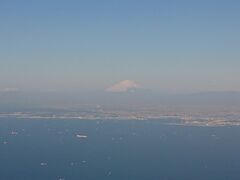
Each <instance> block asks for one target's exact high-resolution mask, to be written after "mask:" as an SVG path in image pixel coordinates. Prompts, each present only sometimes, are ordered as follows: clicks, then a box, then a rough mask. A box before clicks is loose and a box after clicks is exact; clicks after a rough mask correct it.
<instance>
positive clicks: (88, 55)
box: [0, 0, 240, 92]
mask: <svg viewBox="0 0 240 180" xmlns="http://www.w3.org/2000/svg"><path fill="white" fill-rule="evenodd" d="M239 8H240V1H237V0H201V1H197V0H188V1H187V0H182V1H179V0H163V1H161V0H145V1H143V0H101V1H99V0H98V1H97V0H95V1H91V0H82V1H79V0H78V1H77V0H76V1H75V0H68V1H67V0H65V1H63V0H48V1H47V0H41V1H32V0H31V1H30V0H22V1H18V0H10V1H9V0H1V1H0V89H4V88H19V89H22V90H42V91H44V90H46V91H48V90H70V91H71V90H74V91H81V90H99V89H104V88H105V87H108V86H109V85H111V84H113V83H115V82H117V81H120V80H123V79H130V80H134V81H136V82H138V83H139V84H141V85H142V86H144V87H146V88H149V89H154V90H159V91H164V92H166V91H167V92H178V91H181V92H188V91H223V90H234V91H238V90H240V82H239V77H240V71H239V67H240V49H239V47H240V33H239V32H240V21H239V19H240V11H239Z"/></svg>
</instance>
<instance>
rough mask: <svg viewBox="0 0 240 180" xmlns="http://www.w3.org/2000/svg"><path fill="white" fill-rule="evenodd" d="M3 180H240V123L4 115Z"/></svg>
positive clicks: (0, 137) (0, 124) (0, 128)
mask: <svg viewBox="0 0 240 180" xmlns="http://www.w3.org/2000/svg"><path fill="white" fill-rule="evenodd" d="M76 135H84V136H87V137H86V138H84V137H82V138H81V137H80V138H78V137H76ZM0 179H1V180H40V179H41V180H42V179H44V180H60V179H61V180H63V179H64V180H80V179H81V180H110V179H111V180H175V179H176V180H179V179H183V180H203V179H204V180H208V179H209V180H215V179H216V180H239V179H240V127H230V126H228V127H190V126H174V125H166V124H165V123H163V122H162V121H127V120H122V121H111V120H100V121H97V120H96V121H95V120H94V121H89V120H71V119H69V120H57V119H56V120H46V119H43V120H36V119H28V120H25V119H10V118H9V119H7V118H2V119H0Z"/></svg>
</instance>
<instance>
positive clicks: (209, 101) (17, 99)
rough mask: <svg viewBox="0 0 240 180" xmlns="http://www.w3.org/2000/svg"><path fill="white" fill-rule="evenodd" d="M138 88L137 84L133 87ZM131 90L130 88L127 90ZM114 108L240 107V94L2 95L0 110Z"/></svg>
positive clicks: (136, 92)
mask: <svg viewBox="0 0 240 180" xmlns="http://www.w3.org/2000/svg"><path fill="white" fill-rule="evenodd" d="M134 86H135V85H134ZM127 89H128V88H127ZM86 104H87V105H110V106H111V105H113V106H118V105H119V106H122V105H124V106H128V105H129V106H135V105H137V106H145V105H148V106H159V105H163V106H164V105H166V106H189V107H190V106H226V107H227V106H235V107H240V92H231V91H229V92H201V93H191V94H166V93H158V92H152V91H150V90H144V89H141V88H139V89H138V88H137V90H136V91H134V93H132V91H129V90H126V91H121V93H113V92H112V91H110V92H109V91H102V92H85V93H77V92H75V93H56V92H41V93H40V92H38V93H37V92H32V93H30V92H0V108H1V109H8V108H34V107H44V108H47V107H79V106H81V105H86Z"/></svg>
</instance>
